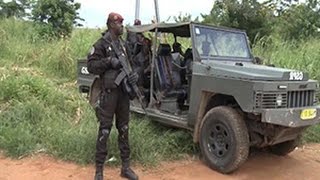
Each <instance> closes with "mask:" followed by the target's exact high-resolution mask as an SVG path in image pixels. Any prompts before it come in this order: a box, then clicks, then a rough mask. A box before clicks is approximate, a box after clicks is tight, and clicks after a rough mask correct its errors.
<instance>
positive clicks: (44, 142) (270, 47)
mask: <svg viewBox="0 0 320 180" xmlns="http://www.w3.org/2000/svg"><path fill="white" fill-rule="evenodd" d="M56 2H58V1H52V0H39V1H28V0H17V1H10V2H6V3H5V2H4V1H3V0H0V63H1V65H0V149H1V150H2V151H3V152H4V153H5V154H7V155H10V156H14V157H23V156H25V155H30V154H34V153H39V152H45V153H47V154H52V155H54V156H56V157H59V158H62V159H65V160H72V161H76V162H79V163H91V162H93V160H94V149H95V138H96V133H97V122H96V118H95V115H94V113H93V110H92V109H91V107H90V106H89V105H88V103H87V102H86V99H85V97H83V96H82V95H81V94H79V93H78V90H77V84H76V76H77V73H76V63H77V59H78V58H83V57H85V56H86V54H87V53H88V51H89V49H90V47H91V45H92V44H93V43H94V42H95V41H96V40H97V39H98V38H99V37H100V33H101V32H102V30H101V29H88V28H81V29H80V28H76V29H75V27H76V26H77V25H78V24H77V23H78V22H77V19H79V18H80V17H78V14H77V10H78V7H79V5H76V4H74V3H73V2H72V1H64V2H69V3H70V4H69V5H70V6H67V8H70V9H71V10H72V13H71V15H70V16H69V15H67V14H64V13H59V11H58V10H57V11H56V10H52V11H53V12H52V13H54V14H56V15H57V18H56V20H54V21H52V22H56V21H57V22H59V21H60V20H61V18H60V17H62V19H64V17H65V16H69V17H71V18H70V19H69V20H66V21H63V22H61V23H60V24H61V25H62V26H59V27H61V28H62V29H61V28H57V27H56V25H53V26H51V25H50V24H49V23H46V22H47V20H44V21H43V22H42V21H41V20H37V19H36V18H32V16H36V15H39V14H41V13H43V11H44V9H42V8H43V6H42V5H43V4H47V5H48V6H50V7H51V5H52V6H54V7H59V8H62V6H64V5H66V4H64V5H62V6H60V5H59V6H55V3H56ZM41 3H42V5H41ZM67 5H68V4H67ZM35 7H37V8H35ZM39 9H40V10H39ZM62 9H63V8H62ZM28 10H29V11H28ZM30 10H31V11H30ZM32 10H33V11H32ZM38 11H39V14H38ZM46 15H48V14H44V15H43V16H46ZM40 16H41V15H40ZM203 18H204V22H206V23H212V24H215V25H223V26H229V27H235V28H240V29H244V30H246V31H247V32H248V36H249V39H250V42H251V46H252V48H253V52H254V54H255V55H256V56H260V57H262V58H263V59H264V60H265V62H266V63H272V64H275V65H277V66H280V67H286V68H293V69H297V70H303V71H306V72H309V73H310V76H311V78H314V79H316V80H320V75H319V68H320V63H319V62H320V41H319V40H320V39H319V20H320V17H319V2H318V1H316V0H309V1H307V2H306V3H304V4H297V3H296V2H295V1H277V0H270V1H266V2H265V3H259V2H257V1H254V0H250V1H235V0H226V1H219V0H218V1H215V3H214V6H213V8H212V11H211V12H210V13H208V14H203ZM26 19H27V20H26ZM174 20H175V21H177V22H181V21H189V20H192V17H191V16H190V15H189V14H186V15H182V14H180V15H178V16H177V17H174ZM193 20H196V21H199V19H198V18H195V19H193ZM47 27H49V29H48V31H47V29H46V28H47ZM43 32H46V33H43ZM57 32H58V33H57ZM60 32H66V34H64V33H60ZM55 33H57V34H55ZM166 40H167V41H168V42H170V41H172V38H171V39H170V38H168V39H166ZM171 44H172V43H171ZM182 45H183V47H184V48H186V47H187V46H188V43H183V44H182ZM132 117H133V118H132V119H133V120H132V121H131V124H130V127H131V129H130V134H131V135H130V142H131V144H132V149H133V151H132V159H133V161H134V162H136V163H142V164H145V165H154V164H156V162H159V161H161V160H170V159H177V158H181V157H184V156H185V155H186V154H189V155H190V154H191V155H197V154H198V152H199V151H198V148H197V145H195V144H193V143H192V140H191V139H192V138H191V134H190V133H188V132H185V131H183V130H177V129H172V128H168V127H163V126H162V125H160V124H158V123H154V122H152V121H150V120H149V119H146V118H143V117H138V116H132ZM116 139H117V132H116V129H115V128H114V129H113V131H112V135H111V138H110V157H111V156H115V157H116V159H117V160H116V161H113V162H110V164H118V163H119V153H118V150H117V143H116V142H117V141H116ZM304 140H305V141H306V142H320V127H319V126H314V127H312V128H310V129H309V130H308V131H307V132H306V133H305V135H304Z"/></svg>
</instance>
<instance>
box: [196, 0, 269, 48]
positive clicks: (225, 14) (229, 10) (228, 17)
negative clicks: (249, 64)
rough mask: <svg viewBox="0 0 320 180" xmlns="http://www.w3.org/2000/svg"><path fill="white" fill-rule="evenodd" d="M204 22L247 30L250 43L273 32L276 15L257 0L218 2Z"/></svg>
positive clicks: (205, 16)
mask: <svg viewBox="0 0 320 180" xmlns="http://www.w3.org/2000/svg"><path fill="white" fill-rule="evenodd" d="M202 17H203V19H204V20H203V22H205V23H213V24H216V25H221V26H226V27H232V28H238V29H242V30H245V31H246V32H247V35H248V37H249V39H250V41H251V42H252V43H253V42H254V40H255V39H256V38H261V37H263V36H267V35H269V34H270V33H271V31H272V23H273V18H274V15H273V13H272V11H270V9H269V8H266V7H265V6H263V5H262V4H260V3H259V2H258V1H257V0H243V1H238V0H217V1H215V3H214V5H213V8H212V10H211V12H210V14H208V15H202Z"/></svg>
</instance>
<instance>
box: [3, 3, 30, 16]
mask: <svg viewBox="0 0 320 180" xmlns="http://www.w3.org/2000/svg"><path fill="white" fill-rule="evenodd" d="M28 8H30V1H29V0H12V1H9V2H4V1H3V0H0V17H4V18H9V17H15V18H23V17H25V16H26V15H27V13H26V11H25V10H26V9H28Z"/></svg>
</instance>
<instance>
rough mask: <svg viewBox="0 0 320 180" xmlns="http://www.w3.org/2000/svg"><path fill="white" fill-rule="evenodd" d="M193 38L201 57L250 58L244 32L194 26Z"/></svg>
mask: <svg viewBox="0 0 320 180" xmlns="http://www.w3.org/2000/svg"><path fill="white" fill-rule="evenodd" d="M194 40H195V48H196V50H197V51H198V53H199V55H200V57H201V59H202V58H209V59H211V58H210V57H213V59H214V57H218V58H219V57H220V58H241V59H248V60H250V51H249V48H248V44H247V39H246V35H245V33H242V32H234V31H227V30H218V29H212V28H205V27H198V26H196V27H195V38H194Z"/></svg>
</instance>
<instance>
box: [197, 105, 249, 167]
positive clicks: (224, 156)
mask: <svg viewBox="0 0 320 180" xmlns="http://www.w3.org/2000/svg"><path fill="white" fill-rule="evenodd" d="M199 141H200V142H199V143H200V149H201V154H202V156H203V160H204V161H205V163H206V164H208V166H209V167H210V168H212V169H214V170H218V171H219V172H222V173H231V172H232V171H234V170H236V169H237V168H238V167H239V166H240V165H241V164H242V163H244V162H245V161H246V160H247V157H248V154H249V146H250V145H249V135H248V130H247V126H246V124H245V122H244V120H243V117H242V116H241V115H240V114H239V113H238V112H237V111H236V110H235V109H232V108H230V107H226V106H219V107H215V108H213V109H211V110H210V111H208V112H207V113H206V115H205V116H204V119H203V123H202V125H201V128H200V140H199Z"/></svg>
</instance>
